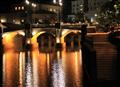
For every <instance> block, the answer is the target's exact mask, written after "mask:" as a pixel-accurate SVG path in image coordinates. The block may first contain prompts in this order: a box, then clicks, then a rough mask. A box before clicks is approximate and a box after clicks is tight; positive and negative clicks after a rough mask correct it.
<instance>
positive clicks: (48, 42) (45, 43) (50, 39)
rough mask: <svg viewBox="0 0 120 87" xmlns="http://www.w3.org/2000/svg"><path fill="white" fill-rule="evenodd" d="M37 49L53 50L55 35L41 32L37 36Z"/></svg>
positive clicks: (43, 50) (42, 50)
mask: <svg viewBox="0 0 120 87" xmlns="http://www.w3.org/2000/svg"><path fill="white" fill-rule="evenodd" d="M37 43H38V48H39V51H41V52H52V51H55V43H56V37H55V36H54V35H53V34H52V33H49V32H46V33H42V34H41V35H39V36H38V37H37Z"/></svg>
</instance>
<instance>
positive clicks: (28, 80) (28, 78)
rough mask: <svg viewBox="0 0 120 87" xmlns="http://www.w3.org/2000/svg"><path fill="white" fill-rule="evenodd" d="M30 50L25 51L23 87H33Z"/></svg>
mask: <svg viewBox="0 0 120 87" xmlns="http://www.w3.org/2000/svg"><path fill="white" fill-rule="evenodd" d="M31 57H32V56H31V52H30V51H28V52H26V53H25V58H26V60H25V87H33V81H32V80H33V78H32V76H33V74H32V59H31Z"/></svg>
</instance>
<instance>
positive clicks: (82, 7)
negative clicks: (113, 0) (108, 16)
mask: <svg viewBox="0 0 120 87" xmlns="http://www.w3.org/2000/svg"><path fill="white" fill-rule="evenodd" d="M107 1H108V0H74V1H72V3H71V7H72V9H71V12H72V14H74V15H76V14H79V13H80V12H82V13H84V15H85V16H86V17H87V18H88V19H90V20H91V22H93V21H95V18H96V16H98V14H99V9H100V7H101V6H102V5H103V4H104V3H105V2H107Z"/></svg>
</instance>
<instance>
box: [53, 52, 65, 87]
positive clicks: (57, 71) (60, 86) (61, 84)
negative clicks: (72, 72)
mask: <svg viewBox="0 0 120 87" xmlns="http://www.w3.org/2000/svg"><path fill="white" fill-rule="evenodd" d="M52 81H53V82H52V86H53V87H65V74H64V68H63V64H62V59H61V58H60V52H59V51H58V52H57V59H56V60H54V61H53V64H52Z"/></svg>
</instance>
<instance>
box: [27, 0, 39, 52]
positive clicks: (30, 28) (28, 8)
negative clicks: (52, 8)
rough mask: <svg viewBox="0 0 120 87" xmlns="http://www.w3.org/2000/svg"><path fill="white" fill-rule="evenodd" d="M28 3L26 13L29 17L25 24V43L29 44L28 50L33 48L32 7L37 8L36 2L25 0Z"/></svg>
mask: <svg viewBox="0 0 120 87" xmlns="http://www.w3.org/2000/svg"><path fill="white" fill-rule="evenodd" d="M25 3H26V5H27V6H26V10H27V11H26V13H27V17H26V18H27V19H26V24H25V38H26V41H25V45H26V46H27V48H26V49H27V50H28V49H30V48H31V37H32V26H31V24H32V10H31V8H36V7H37V5H36V4H35V3H32V2H30V1H29V0H25Z"/></svg>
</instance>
